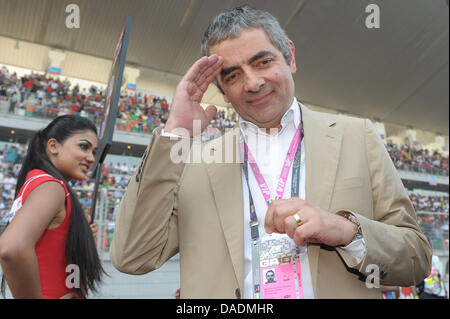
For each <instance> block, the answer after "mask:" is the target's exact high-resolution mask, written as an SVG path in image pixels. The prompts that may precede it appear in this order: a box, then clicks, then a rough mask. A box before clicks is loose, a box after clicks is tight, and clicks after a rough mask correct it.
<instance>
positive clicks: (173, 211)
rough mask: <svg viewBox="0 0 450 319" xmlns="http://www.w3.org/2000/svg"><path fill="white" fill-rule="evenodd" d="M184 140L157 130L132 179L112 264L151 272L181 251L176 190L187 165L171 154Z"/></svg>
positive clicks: (119, 218) (126, 269) (117, 228)
mask: <svg viewBox="0 0 450 319" xmlns="http://www.w3.org/2000/svg"><path fill="white" fill-rule="evenodd" d="M181 140H184V141H183V142H185V143H186V139H181V138H180V139H178V140H175V139H172V138H169V137H165V136H161V135H160V129H156V130H154V131H153V134H152V136H151V139H150V143H149V145H148V147H147V149H146V151H145V153H144V156H143V158H142V161H141V164H140V166H139V169H138V170H137V171H136V173H135V174H134V175H133V177H132V178H131V179H130V182H129V184H128V187H127V190H126V192H125V194H124V196H123V198H122V200H121V202H120V206H119V210H118V213H117V216H116V225H115V231H114V236H113V240H112V244H111V251H110V255H111V262H112V264H113V265H114V267H116V268H117V269H118V270H119V271H121V272H124V273H128V274H144V273H148V272H150V271H152V270H155V269H157V268H159V267H161V266H162V265H163V264H164V262H166V261H167V260H168V259H169V258H171V257H172V256H174V255H175V254H176V253H177V252H178V214H177V200H176V198H177V196H176V191H177V189H178V187H177V185H178V183H179V180H180V177H181V174H182V172H183V169H184V164H183V161H181V162H180V163H175V162H174V161H172V160H171V157H170V156H171V151H172V150H173V149H175V148H173V146H176V145H175V144H176V143H179V142H180V141H181ZM187 143H188V146H189V139H187Z"/></svg>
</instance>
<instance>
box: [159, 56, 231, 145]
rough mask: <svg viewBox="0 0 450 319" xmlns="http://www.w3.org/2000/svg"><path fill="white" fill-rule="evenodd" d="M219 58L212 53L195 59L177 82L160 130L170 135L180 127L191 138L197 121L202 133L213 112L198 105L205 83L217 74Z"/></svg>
mask: <svg viewBox="0 0 450 319" xmlns="http://www.w3.org/2000/svg"><path fill="white" fill-rule="evenodd" d="M222 64H223V58H222V57H220V56H217V55H215V54H213V55H211V56H208V57H207V56H204V57H202V58H201V59H199V60H197V61H196V62H195V63H194V64H193V65H192V66H191V68H190V69H189V70H188V71H187V73H186V74H185V75H184V77H183V78H182V79H181V81H180V83H178V85H177V88H176V90H175V95H174V98H173V102H172V107H171V109H170V113H169V118H168V119H167V123H166V126H165V127H164V131H165V132H167V133H174V134H176V131H174V130H175V129H176V128H184V129H186V130H188V131H189V134H190V136H191V137H192V136H193V133H194V132H193V127H194V121H195V120H199V121H201V132H203V131H204V130H205V129H206V127H207V126H208V124H209V123H210V121H211V120H212V119H213V118H214V116H215V115H216V113H217V108H216V107H215V106H213V105H210V106H208V107H207V108H206V109H203V107H202V106H201V105H200V102H201V100H202V98H203V94H205V92H206V90H207V89H208V86H209V84H211V83H212V81H213V80H214V78H215V77H216V76H217V75H218V74H219V73H220V71H221V69H222Z"/></svg>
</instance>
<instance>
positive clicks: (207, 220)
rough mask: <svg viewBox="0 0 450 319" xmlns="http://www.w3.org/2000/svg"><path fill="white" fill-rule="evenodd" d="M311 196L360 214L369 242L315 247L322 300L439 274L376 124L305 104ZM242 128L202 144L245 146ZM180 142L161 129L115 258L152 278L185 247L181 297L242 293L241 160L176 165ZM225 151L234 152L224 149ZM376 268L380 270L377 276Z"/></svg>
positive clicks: (132, 196)
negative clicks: (358, 250) (359, 249)
mask: <svg viewBox="0 0 450 319" xmlns="http://www.w3.org/2000/svg"><path fill="white" fill-rule="evenodd" d="M303 116H304V132H305V139H304V140H305V154H306V200H308V201H310V202H311V203H313V204H315V205H318V206H320V207H321V208H323V209H325V210H327V211H329V212H332V213H336V212H338V211H341V210H345V211H349V212H352V213H353V214H354V215H355V216H356V217H357V218H358V219H359V221H360V224H361V227H362V233H363V236H364V240H365V243H366V255H365V257H364V258H363V259H362V260H361V262H359V263H356V261H355V259H354V258H353V257H352V256H350V255H349V254H348V253H346V252H345V251H343V250H342V249H341V248H335V247H327V246H324V245H318V244H309V245H308V257H309V262H310V269H311V276H312V281H313V289H314V294H315V296H316V298H380V297H381V292H380V290H379V289H377V288H367V286H366V281H365V277H366V276H367V275H371V276H369V277H367V278H368V282H369V283H371V284H372V286H373V285H376V283H377V282H376V279H372V278H373V276H376V274H377V273H376V270H378V273H379V278H380V284H382V285H404V286H410V285H414V284H417V283H419V282H420V281H421V280H423V279H424V278H425V277H426V276H427V275H428V274H429V272H430V269H431V254H432V250H431V247H430V246H429V244H428V242H427V240H426V237H425V236H424V235H423V233H422V232H421V231H420V229H419V226H418V224H417V221H416V214H415V212H414V209H413V207H412V205H411V202H410V201H409V199H408V195H407V193H406V191H405V189H404V187H403V184H402V182H401V180H400V178H399V175H398V173H397V171H396V169H395V167H394V166H393V164H392V161H391V159H390V157H389V155H388V153H387V151H386V149H385V146H384V145H383V143H382V141H381V140H380V138H379V136H378V134H377V133H376V130H375V128H374V126H373V125H372V124H371V123H370V121H368V120H362V119H356V118H350V117H345V116H337V115H330V114H324V113H318V112H314V111H311V110H309V109H307V108H306V107H303ZM238 137H239V130H238V129H237V128H236V129H234V130H233V131H231V132H229V133H227V134H225V135H224V136H222V137H221V138H219V139H216V140H214V141H212V142H210V143H207V144H206V145H204V146H203V148H202V152H203V154H215V152H217V151H219V150H221V149H222V150H223V147H225V145H228V146H229V145H230V144H227V143H224V142H225V141H228V142H230V143H231V145H234V150H235V151H236V152H237V151H238V147H237V143H238ZM177 143H179V140H171V139H170V138H168V137H162V136H160V129H157V130H155V131H154V132H153V134H152V137H151V140H150V144H149V146H148V148H147V150H146V152H145V154H144V156H143V159H142V163H141V165H140V168H139V170H138V171H137V172H136V174H135V175H134V176H133V177H132V179H131V180H130V183H129V185H128V189H127V191H126V193H125V195H124V197H123V199H122V201H121V204H120V208H119V212H118V214H117V218H116V228H115V233H114V238H113V241H112V245H111V261H112V263H113V264H114V266H115V267H116V268H117V269H118V270H120V271H122V272H125V273H129V274H144V273H148V272H150V271H152V270H155V269H157V268H159V267H160V266H161V265H162V264H164V262H166V261H167V260H168V259H169V258H170V257H172V256H173V255H175V254H176V253H177V252H179V253H180V281H181V283H180V285H181V297H182V298H240V297H241V296H243V288H244V287H243V284H244V227H248V225H244V224H243V214H244V213H248V212H244V211H243V198H242V179H241V165H240V164H239V163H238V162H236V163H230V164H226V163H214V162H213V163H198V164H195V163H191V164H182V163H180V164H174V163H173V162H172V161H171V160H170V152H171V150H172V152H173V149H172V147H173V146H174V145H178V144H177ZM223 156H225V155H223ZM374 271H375V272H374Z"/></svg>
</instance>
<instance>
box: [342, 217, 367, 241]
mask: <svg viewBox="0 0 450 319" xmlns="http://www.w3.org/2000/svg"><path fill="white" fill-rule="evenodd" d="M341 216H342V217H345V218H347V219H348V220H349V221H351V222H352V223H354V224H356V225H357V226H358V229H357V230H356V234H355V237H353V239H352V241H355V240H356V239H361V238H363V234H362V230H361V224H360V223H359V220H358V218H356V217H355V216H354V215H353V214H350V213H347V212H344V213H342V215H341Z"/></svg>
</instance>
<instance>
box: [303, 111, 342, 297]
mask: <svg viewBox="0 0 450 319" xmlns="http://www.w3.org/2000/svg"><path fill="white" fill-rule="evenodd" d="M302 111H303V122H304V132H305V156H306V159H305V166H306V186H305V191H306V200H307V201H308V202H310V203H312V204H314V205H316V206H319V207H321V208H322V209H325V210H327V211H329V207H330V203H331V196H332V193H333V188H334V183H335V179H336V172H337V167H338V163H339V154H340V148H341V140H342V133H341V131H340V130H339V129H338V128H337V127H336V119H335V118H331V117H327V116H326V115H324V114H322V113H315V112H312V111H311V110H309V109H308V108H306V107H305V106H303V105H302ZM319 252H320V245H317V244H310V245H309V246H308V259H309V264H310V269H311V277H312V282H313V287H314V293H315V295H316V297H318V296H317V272H318V261H319Z"/></svg>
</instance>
